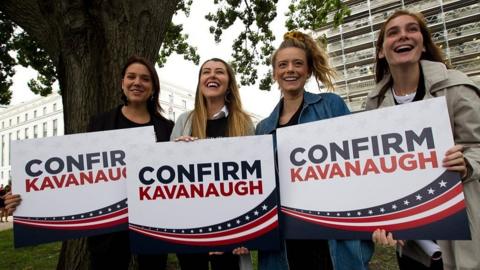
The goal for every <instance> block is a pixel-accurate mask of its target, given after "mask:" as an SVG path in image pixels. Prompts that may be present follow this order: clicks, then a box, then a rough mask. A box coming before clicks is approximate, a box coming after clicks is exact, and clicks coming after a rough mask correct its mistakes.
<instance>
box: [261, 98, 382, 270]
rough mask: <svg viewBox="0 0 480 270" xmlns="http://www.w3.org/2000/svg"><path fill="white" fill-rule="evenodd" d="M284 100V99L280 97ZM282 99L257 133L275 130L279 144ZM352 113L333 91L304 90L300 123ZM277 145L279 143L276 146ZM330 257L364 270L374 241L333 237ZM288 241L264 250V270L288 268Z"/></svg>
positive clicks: (343, 267)
mask: <svg viewBox="0 0 480 270" xmlns="http://www.w3.org/2000/svg"><path fill="white" fill-rule="evenodd" d="M280 102H282V101H280ZM280 102H279V103H278V104H277V106H276V107H275V109H273V112H272V113H271V114H270V116H269V117H267V118H265V119H263V120H262V121H261V122H260V123H258V125H257V128H256V132H255V134H257V135H262V134H273V135H274V136H273V138H274V143H275V145H276V137H275V131H276V128H277V124H278V120H279V118H280V113H281V112H280V108H281V104H280ZM346 114H350V111H349V109H348V108H347V105H345V102H343V100H342V98H340V97H339V96H338V95H335V94H332V93H322V94H312V93H309V92H306V91H305V92H304V95H303V105H302V110H301V112H300V116H299V118H298V124H302V123H308V122H313V121H317V120H323V119H327V118H332V117H337V116H342V115H346ZM275 147H276V146H275ZM328 244H329V249H330V257H331V259H332V263H333V266H334V268H335V269H336V270H347V269H348V270H349V269H356V270H364V269H368V263H369V261H370V258H371V257H372V255H373V243H372V242H371V241H360V240H329V241H328ZM286 255H287V253H286V249H285V245H282V248H281V250H280V251H260V252H259V255H258V258H259V269H260V270H288V269H289V268H288V262H287V256H286Z"/></svg>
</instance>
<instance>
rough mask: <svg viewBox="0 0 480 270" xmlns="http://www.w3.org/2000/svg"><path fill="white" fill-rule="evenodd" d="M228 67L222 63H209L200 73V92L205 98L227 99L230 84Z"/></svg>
mask: <svg viewBox="0 0 480 270" xmlns="http://www.w3.org/2000/svg"><path fill="white" fill-rule="evenodd" d="M229 81H230V78H229V77H228V72H227V67H226V66H225V65H224V64H223V63H222V62H217V61H208V62H206V63H205V64H203V66H202V69H201V71H200V85H199V88H200V91H201V92H202V94H203V96H204V97H205V98H207V99H208V98H222V99H224V98H225V95H226V93H227V88H228V83H229Z"/></svg>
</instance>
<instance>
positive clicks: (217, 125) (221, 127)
mask: <svg viewBox="0 0 480 270" xmlns="http://www.w3.org/2000/svg"><path fill="white" fill-rule="evenodd" d="M227 125H228V117H222V118H219V119H214V120H207V130H206V133H207V134H206V135H207V138H218V137H226V136H227Z"/></svg>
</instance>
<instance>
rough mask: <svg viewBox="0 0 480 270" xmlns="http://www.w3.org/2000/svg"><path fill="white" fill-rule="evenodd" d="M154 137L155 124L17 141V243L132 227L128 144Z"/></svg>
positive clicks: (14, 169) (14, 143) (14, 144)
mask: <svg viewBox="0 0 480 270" xmlns="http://www.w3.org/2000/svg"><path fill="white" fill-rule="evenodd" d="M153 142H155V134H154V130H153V127H151V126H150V127H142V128H133V129H121V130H113V131H103V132H92V133H82V134H74V135H66V136H61V137H49V138H42V139H31V140H23V141H12V179H13V193H14V194H19V195H21V198H22V203H21V204H20V206H19V207H18V208H17V210H16V211H15V213H14V214H15V215H14V224H15V242H16V246H21V245H27V244H35V243H42V242H48V241H56V240H61V239H68V238H72V237H80V236H87V235H93V234H100V233H105V232H107V231H112V230H113V231H115V230H119V229H120V228H119V227H122V226H123V229H126V228H127V227H126V224H127V218H128V217H127V204H126V184H125V181H127V167H126V158H127V155H126V152H125V149H126V148H129V146H130V145H132V144H135V145H138V144H142V143H153ZM17 232H18V233H17ZM30 234H34V235H35V236H32V235H30ZM40 234H41V236H39V235H40Z"/></svg>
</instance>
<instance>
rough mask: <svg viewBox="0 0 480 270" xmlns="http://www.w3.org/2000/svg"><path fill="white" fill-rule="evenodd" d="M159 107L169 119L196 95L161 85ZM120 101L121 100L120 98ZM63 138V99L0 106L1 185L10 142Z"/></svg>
mask: <svg viewBox="0 0 480 270" xmlns="http://www.w3.org/2000/svg"><path fill="white" fill-rule="evenodd" d="M160 87H161V91H160V104H161V106H162V108H163V110H164V114H165V116H166V117H168V118H169V119H171V120H174V121H175V120H176V119H177V118H178V116H179V115H180V114H181V113H182V112H184V111H186V110H188V109H191V108H193V105H194V98H195V94H194V93H193V92H190V91H188V90H186V89H182V88H180V87H178V86H175V85H172V84H170V83H167V82H163V83H161V86H160ZM119 102H121V101H120V99H119ZM61 135H64V125H63V105H62V97H61V96H60V95H59V94H57V93H53V94H51V95H49V96H47V97H38V98H36V99H33V100H31V101H28V102H24V103H22V104H19V105H15V106H0V143H1V145H0V146H1V147H0V184H4V185H6V184H7V183H8V180H9V179H10V171H11V167H10V160H11V155H10V142H11V141H12V140H23V139H32V138H45V137H50V136H61Z"/></svg>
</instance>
